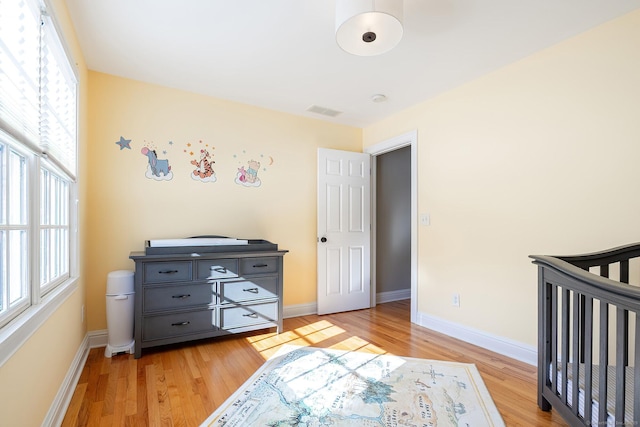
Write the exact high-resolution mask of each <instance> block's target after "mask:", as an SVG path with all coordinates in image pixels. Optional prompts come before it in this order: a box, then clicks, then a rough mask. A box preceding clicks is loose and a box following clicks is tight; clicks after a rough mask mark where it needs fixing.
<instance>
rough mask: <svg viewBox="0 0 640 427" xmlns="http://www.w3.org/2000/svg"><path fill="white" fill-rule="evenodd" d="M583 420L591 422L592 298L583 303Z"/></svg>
mask: <svg viewBox="0 0 640 427" xmlns="http://www.w3.org/2000/svg"><path fill="white" fill-rule="evenodd" d="M583 318H584V321H585V323H586V327H585V330H584V369H585V371H584V419H585V420H586V421H588V422H591V416H592V409H593V408H592V405H591V400H592V397H591V396H592V395H593V394H592V393H593V298H591V297H586V298H585V301H584V316H583Z"/></svg>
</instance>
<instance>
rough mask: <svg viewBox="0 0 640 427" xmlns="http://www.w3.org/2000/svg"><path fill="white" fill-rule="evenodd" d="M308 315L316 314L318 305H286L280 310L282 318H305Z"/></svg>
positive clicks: (313, 303)
mask: <svg viewBox="0 0 640 427" xmlns="http://www.w3.org/2000/svg"><path fill="white" fill-rule="evenodd" d="M309 314H318V304H316V303H315V302H312V303H309V304H295V305H287V306H285V307H283V308H282V318H283V319H288V318H289V317H300V316H307V315H309Z"/></svg>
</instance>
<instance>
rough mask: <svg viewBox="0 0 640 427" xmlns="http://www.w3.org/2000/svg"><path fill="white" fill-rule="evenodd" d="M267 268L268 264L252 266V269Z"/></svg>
mask: <svg viewBox="0 0 640 427" xmlns="http://www.w3.org/2000/svg"><path fill="white" fill-rule="evenodd" d="M264 267H269V264H253V268H264Z"/></svg>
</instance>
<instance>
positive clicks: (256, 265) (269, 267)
mask: <svg viewBox="0 0 640 427" xmlns="http://www.w3.org/2000/svg"><path fill="white" fill-rule="evenodd" d="M277 271H278V258H277V257H262V258H240V274H242V275H245V274H259V273H276V272H277Z"/></svg>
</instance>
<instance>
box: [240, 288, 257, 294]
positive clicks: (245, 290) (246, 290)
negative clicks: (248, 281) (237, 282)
mask: <svg viewBox="0 0 640 427" xmlns="http://www.w3.org/2000/svg"><path fill="white" fill-rule="evenodd" d="M243 291H244V292H251V293H252V294H257V293H258V292H260V290H259V289H258V288H249V289H243Z"/></svg>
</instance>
